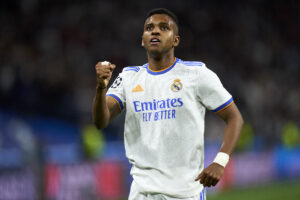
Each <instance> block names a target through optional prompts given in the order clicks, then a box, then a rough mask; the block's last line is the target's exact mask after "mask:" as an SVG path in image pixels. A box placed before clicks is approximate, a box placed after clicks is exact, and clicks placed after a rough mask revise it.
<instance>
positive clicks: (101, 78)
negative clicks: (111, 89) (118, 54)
mask: <svg viewBox="0 0 300 200" xmlns="http://www.w3.org/2000/svg"><path fill="white" fill-rule="evenodd" d="M95 68H96V74H97V81H98V83H97V88H100V89H104V88H106V87H107V85H108V83H109V80H110V78H111V75H112V72H113V70H114V69H115V68H116V65H114V64H111V63H110V62H107V61H104V62H98V63H97V65H96V66H95Z"/></svg>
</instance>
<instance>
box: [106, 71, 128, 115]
mask: <svg viewBox="0 0 300 200" xmlns="http://www.w3.org/2000/svg"><path fill="white" fill-rule="evenodd" d="M123 82H124V77H123V73H120V74H119V75H118V77H117V78H116V79H115V80H114V82H113V84H112V85H111V86H110V88H109V89H108V91H107V93H106V96H107V97H110V98H113V99H114V100H115V101H116V102H118V104H119V106H120V109H121V111H122V110H123V109H124V108H125V103H126V99H125V93H124V84H123Z"/></svg>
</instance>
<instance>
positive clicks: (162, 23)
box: [145, 22, 170, 26]
mask: <svg viewBox="0 0 300 200" xmlns="http://www.w3.org/2000/svg"><path fill="white" fill-rule="evenodd" d="M149 25H153V23H147V24H145V26H149ZM158 25H168V26H170V25H169V23H166V22H159V23H158Z"/></svg>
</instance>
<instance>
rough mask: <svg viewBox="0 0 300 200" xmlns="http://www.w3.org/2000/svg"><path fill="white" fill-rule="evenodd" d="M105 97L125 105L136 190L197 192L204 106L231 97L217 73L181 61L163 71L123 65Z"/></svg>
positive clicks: (216, 104) (182, 194) (128, 151)
mask: <svg viewBox="0 0 300 200" xmlns="http://www.w3.org/2000/svg"><path fill="white" fill-rule="evenodd" d="M120 80H121V81H120ZM174 83H176V84H175V86H174ZM139 86H140V87H139ZM107 95H108V96H113V97H114V98H116V99H117V100H118V101H120V104H122V105H121V107H123V109H125V108H126V119H125V128H124V142H125V149H126V156H127V158H128V159H129V162H130V163H131V164H132V165H133V166H132V169H131V175H132V176H133V179H134V181H135V183H136V185H137V187H138V188H139V191H140V192H142V193H145V192H146V193H160V194H165V195H169V196H172V197H177V198H188V197H193V196H195V195H198V194H200V192H201V191H202V189H203V186H202V185H201V184H200V183H199V182H196V181H194V179H195V178H196V177H197V176H198V175H199V173H200V172H201V171H202V170H203V166H204V163H203V162H204V116H205V109H206V108H208V109H210V110H215V109H217V108H218V107H220V106H222V105H224V104H225V103H226V102H228V100H229V99H231V95H230V94H229V93H228V92H227V91H226V90H225V89H224V87H223V86H222V84H221V82H220V80H219V78H218V77H217V76H216V75H215V73H213V72H212V71H211V70H209V69H208V68H207V67H206V66H205V64H203V63H201V62H190V61H182V60H180V59H177V60H176V62H175V64H174V65H173V66H171V67H169V68H167V69H166V70H164V71H162V72H151V71H150V70H149V69H148V65H147V64H146V65H144V66H141V67H127V68H124V70H123V72H122V73H120V75H119V78H118V79H117V80H116V81H115V82H114V83H113V85H112V87H111V88H110V89H109V90H108V92H107Z"/></svg>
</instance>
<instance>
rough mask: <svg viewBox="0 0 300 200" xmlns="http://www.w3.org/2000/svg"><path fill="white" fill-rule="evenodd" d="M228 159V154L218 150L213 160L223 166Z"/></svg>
mask: <svg viewBox="0 0 300 200" xmlns="http://www.w3.org/2000/svg"><path fill="white" fill-rule="evenodd" d="M228 161H229V155H228V154H227V153H224V152H219V153H218V154H217V156H216V158H215V159H214V161H213V162H214V163H217V164H219V165H221V166H223V167H224V168H225V167H226V165H227V163H228Z"/></svg>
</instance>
